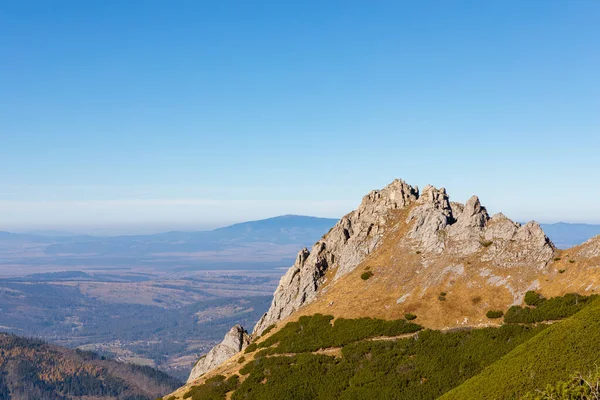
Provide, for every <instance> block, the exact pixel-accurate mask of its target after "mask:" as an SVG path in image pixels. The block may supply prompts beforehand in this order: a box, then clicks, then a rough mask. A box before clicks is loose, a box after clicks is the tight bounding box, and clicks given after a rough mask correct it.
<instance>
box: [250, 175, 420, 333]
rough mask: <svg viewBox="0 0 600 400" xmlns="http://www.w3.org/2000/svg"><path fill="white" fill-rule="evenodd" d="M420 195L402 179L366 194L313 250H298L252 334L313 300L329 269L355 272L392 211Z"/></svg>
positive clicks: (336, 272) (337, 273) (339, 273)
mask: <svg viewBox="0 0 600 400" xmlns="http://www.w3.org/2000/svg"><path fill="white" fill-rule="evenodd" d="M418 197H419V189H418V188H416V187H412V186H410V185H408V184H407V183H406V182H404V181H401V180H395V181H394V182H392V183H391V184H390V185H388V186H387V187H385V188H384V189H382V190H374V191H372V192H371V193H369V194H368V195H366V196H365V197H363V200H362V202H361V204H360V206H359V207H358V209H357V210H355V211H352V212H351V213H349V214H347V215H346V216H344V217H343V218H342V219H341V220H340V221H339V222H338V223H337V224H336V225H335V226H334V227H333V228H332V229H331V231H329V233H328V234H327V235H325V236H324V237H323V238H322V239H321V240H319V241H318V242H317V243H316V244H315V245H314V246H313V248H312V250H311V251H308V249H302V250H301V251H300V252H299V253H298V256H297V257H296V262H295V263H294V265H293V266H292V268H290V269H289V270H288V271H287V273H286V274H285V275H284V276H283V277H282V278H281V281H280V283H279V286H278V287H277V290H276V291H275V294H274V295H273V302H272V304H271V307H270V308H269V311H267V313H266V314H265V315H263V317H262V318H261V319H260V321H258V323H257V324H256V326H255V327H254V331H253V333H254V334H257V335H260V334H261V333H262V331H263V330H264V329H265V328H267V327H268V326H269V325H271V324H273V323H275V322H277V321H279V320H281V319H283V318H285V317H287V316H289V315H290V314H292V313H293V312H294V311H296V310H298V308H300V307H301V306H302V305H304V304H307V303H310V302H311V301H312V300H314V298H315V297H316V295H317V292H318V290H319V288H320V287H321V285H322V284H323V283H324V282H325V279H324V276H325V273H326V272H327V271H328V270H330V269H332V270H333V269H334V270H335V275H334V276H333V277H332V279H333V280H335V279H338V278H339V277H341V276H343V275H345V274H347V273H348V272H350V271H352V270H353V269H354V268H355V267H356V266H357V265H358V264H360V263H361V262H362V261H363V260H364V259H365V257H366V256H367V255H369V254H370V253H371V252H372V251H373V250H374V249H375V248H376V247H377V246H378V244H379V243H380V240H381V237H382V234H383V229H384V226H385V224H386V217H387V215H388V213H389V211H390V210H397V209H401V208H404V207H406V206H408V205H409V204H412V203H413V202H415V201H416V200H417V199H418Z"/></svg>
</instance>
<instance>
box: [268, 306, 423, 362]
mask: <svg viewBox="0 0 600 400" xmlns="http://www.w3.org/2000/svg"><path fill="white" fill-rule="evenodd" d="M332 319H333V316H332V315H323V314H315V315H311V316H302V317H300V318H299V319H298V321H297V322H289V323H288V324H286V326H284V327H283V328H282V329H281V330H279V331H278V332H276V333H274V334H273V335H271V336H270V337H268V338H267V339H266V340H264V341H263V342H261V343H258V345H257V346H258V347H259V348H265V350H263V351H261V355H264V354H276V353H303V352H311V351H317V350H319V349H322V348H327V347H340V346H345V345H347V344H349V343H352V342H356V341H358V340H363V339H368V338H373V337H377V336H399V335H402V334H406V333H413V332H417V331H419V330H421V329H422V327H421V326H420V325H417V324H414V323H412V322H408V321H406V320H403V319H401V320H394V321H386V320H383V319H375V318H358V319H345V318H338V319H336V320H335V321H334V323H333V325H332V324H331V320H332ZM275 344H277V346H276V347H272V348H269V349H266V348H268V347H271V346H273V345H275Z"/></svg>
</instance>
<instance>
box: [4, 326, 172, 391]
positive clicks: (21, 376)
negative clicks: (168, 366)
mask: <svg viewBox="0 0 600 400" xmlns="http://www.w3.org/2000/svg"><path fill="white" fill-rule="evenodd" d="M0 352H1V354H2V356H1V357H0V399H3V400H4V399H7V400H8V399H11V400H39V399H45V400H68V399H91V398H93V399H118V400H126V399H127V400H129V399H131V400H133V399H135V400H151V399H155V398H156V397H158V396H161V395H163V394H165V393H167V392H169V391H171V390H173V389H174V388H176V387H177V386H178V385H179V381H178V380H177V379H175V378H172V377H170V376H168V375H167V374H165V373H163V372H160V371H157V370H155V369H152V368H149V367H140V366H135V365H130V364H123V363H118V362H116V361H112V360H107V359H104V358H103V357H100V356H98V355H97V354H95V353H92V352H84V351H77V350H70V349H66V348H63V347H58V346H53V345H50V344H47V343H44V342H42V341H39V340H34V339H26V338H22V337H18V336H14V335H9V334H5V333H0Z"/></svg>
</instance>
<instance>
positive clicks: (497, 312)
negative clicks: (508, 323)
mask: <svg viewBox="0 0 600 400" xmlns="http://www.w3.org/2000/svg"><path fill="white" fill-rule="evenodd" d="M503 315H504V312H503V311H501V310H490V311H488V312H487V313H485V316H486V317H488V318H490V319H495V318H501V317H502V316H503Z"/></svg>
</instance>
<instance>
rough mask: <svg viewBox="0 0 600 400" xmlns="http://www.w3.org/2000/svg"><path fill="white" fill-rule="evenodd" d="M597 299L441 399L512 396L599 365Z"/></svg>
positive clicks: (599, 307) (538, 388) (517, 395)
mask: <svg viewBox="0 0 600 400" xmlns="http://www.w3.org/2000/svg"><path fill="white" fill-rule="evenodd" d="M599 348H600V301H599V300H596V301H594V302H593V303H592V304H590V305H589V306H587V307H585V308H584V309H583V310H581V311H580V312H579V313H577V314H575V315H574V316H572V317H570V318H568V319H566V320H564V321H562V322H560V323H556V324H553V325H552V326H550V327H549V328H547V329H546V330H545V331H543V332H541V333H540V334H538V335H537V336H536V337H534V338H532V339H531V340H529V341H527V342H526V343H523V344H521V345H520V346H518V347H517V348H515V349H514V350H513V351H511V352H510V353H509V354H507V355H506V356H505V357H503V358H502V359H500V360H499V361H497V362H496V363H494V364H492V365H491V366H490V367H488V368H486V369H485V370H484V371H483V372H482V373H480V374H479V375H477V376H475V377H473V378H471V379H470V380H468V381H466V382H465V383H464V384H462V385H461V386H459V387H457V388H455V389H454V390H452V391H450V392H449V393H447V394H446V395H444V396H442V399H443V400H459V399H460V400H462V399H475V398H477V399H516V398H520V397H521V396H523V395H525V394H526V393H528V392H531V391H534V390H536V389H537V390H541V389H544V387H545V386H546V385H547V384H552V383H554V382H557V381H561V380H562V381H564V380H568V378H569V377H570V376H571V375H573V374H574V373H577V372H581V373H583V374H586V373H588V372H589V371H591V370H594V369H595V368H596V367H597V366H598V365H599V364H600V352H598V349H599Z"/></svg>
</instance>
